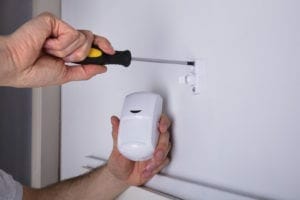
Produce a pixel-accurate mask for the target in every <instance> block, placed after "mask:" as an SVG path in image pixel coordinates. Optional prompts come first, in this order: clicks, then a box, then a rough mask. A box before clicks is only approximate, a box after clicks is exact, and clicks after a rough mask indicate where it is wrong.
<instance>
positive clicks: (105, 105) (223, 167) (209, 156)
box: [61, 0, 300, 199]
mask: <svg viewBox="0 0 300 200" xmlns="http://www.w3.org/2000/svg"><path fill="white" fill-rule="evenodd" d="M299 7H300V2H299V1H296V0H275V1H271V0H265V1H260V0H254V1H253V0H252V1H250V0H248V1H237V0H228V1H221V0H216V1H204V0H201V1H198V0H188V1H174V0H173V1H171V0H167V1H159V0H153V1H147V2H145V1H138V0H129V1H121V0H117V1H113V2H112V1H104V0H101V1H96V0H93V1H90V2H89V3H88V4H85V3H82V1H79V0H72V1H71V0H63V4H62V14H63V18H64V19H65V20H67V21H68V22H69V23H70V24H72V25H74V26H76V27H77V28H79V29H91V30H93V31H94V32H95V33H97V34H100V35H104V36H106V37H108V38H109V39H110V41H111V42H112V44H113V46H114V47H115V48H116V49H118V50H124V49H130V50H131V51H132V54H133V55H134V56H138V57H151V58H167V59H175V60H186V59H195V58H197V59H200V60H201V63H202V65H201V67H202V70H203V71H204V72H205V73H204V74H202V79H201V84H202V85H205V88H204V89H202V91H201V93H200V94H199V95H197V96H195V95H193V94H192V92H191V89H190V88H189V87H187V86H185V85H179V84H178V78H179V77H180V76H182V75H185V74H186V73H188V71H189V67H186V66H179V65H167V64H153V63H138V62H133V63H132V64H131V66H130V67H129V68H122V67H119V66H110V67H109V69H108V72H107V73H106V74H103V75H98V76H97V77H95V78H93V79H92V80H90V81H87V82H75V83H70V84H67V85H65V86H63V89H62V154H61V156H62V157H61V174H62V178H67V177H70V176H74V175H77V174H79V173H82V172H83V171H84V170H83V169H82V166H84V165H86V164H87V163H88V162H89V161H88V159H87V158H85V156H87V155H91V154H93V155H97V156H99V157H102V158H108V156H109V154H110V151H111V147H112V140H111V134H110V132H111V125H110V122H109V121H110V116H111V115H113V114H116V115H119V114H120V111H121V107H122V103H123V100H124V97H125V95H127V94H129V93H131V92H135V91H141V90H145V91H153V92H157V93H159V94H160V95H162V97H163V98H164V109H165V112H166V113H167V114H168V115H169V116H170V117H171V118H172V120H173V126H172V136H173V138H172V140H173V149H172V162H171V164H170V165H169V166H168V167H167V168H166V169H165V170H164V171H163V174H164V175H165V176H167V177H173V178H176V179H177V180H181V181H185V182H189V183H193V184H196V185H202V186H205V187H207V188H213V189H214V190H215V194H217V191H224V192H227V193H232V194H236V195H240V196H241V197H242V196H243V197H249V198H260V199H264V198H265V199H267V198H271V199H272V198H274V199H299V198H300V191H299V187H300V173H299V168H300V154H299V153H298V150H297V149H298V147H299V145H300V135H299V133H300V124H299V115H300V106H299V102H300V91H299V85H300V79H299V74H300V68H299V64H300V62H299V57H300V23H299V17H300V14H299V12H298V8H299ZM82 13H84V15H83V14H82ZM159 180H160V179H156V180H153V181H152V182H151V183H149V185H150V186H151V187H152V188H164V189H163V190H164V191H165V192H166V191H167V192H168V193H169V194H172V195H174V196H178V197H180V198H184V199H187V198H188V199H199V198H203V199H212V198H209V196H208V195H207V194H208V192H207V191H208V190H205V191H204V190H203V191H200V190H198V189H192V187H184V186H182V185H181V183H177V182H176V181H172V180H167V182H163V181H161V182H160V181H159ZM174 188H182V190H180V189H178V190H174ZM214 197H215V199H233V198H231V197H228V196H226V195H219V196H217V195H215V196H214ZM235 199H240V198H235Z"/></svg>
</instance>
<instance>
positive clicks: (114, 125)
mask: <svg viewBox="0 0 300 200" xmlns="http://www.w3.org/2000/svg"><path fill="white" fill-rule="evenodd" d="M110 121H111V125H112V137H113V144H114V147H116V146H117V141H118V131H119V125H120V120H119V118H118V117H116V116H112V117H111V118H110Z"/></svg>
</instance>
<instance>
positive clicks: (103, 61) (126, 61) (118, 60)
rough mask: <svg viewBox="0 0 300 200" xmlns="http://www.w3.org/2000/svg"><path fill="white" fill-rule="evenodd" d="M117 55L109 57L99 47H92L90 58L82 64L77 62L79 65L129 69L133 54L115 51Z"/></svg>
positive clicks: (126, 51) (127, 51)
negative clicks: (115, 66) (112, 66)
mask: <svg viewBox="0 0 300 200" xmlns="http://www.w3.org/2000/svg"><path fill="white" fill-rule="evenodd" d="M115 52H116V53H115V54H113V55H109V54H106V53H104V52H103V51H102V50H101V49H99V48H98V47H97V46H92V48H91V50H90V52H89V54H88V56H87V57H86V58H85V59H84V60H83V61H80V62H76V63H78V64H83V65H86V64H95V65H107V64H115V65H123V66H124V67H128V66H129V65H130V63H131V53H130V51H129V50H125V51H115Z"/></svg>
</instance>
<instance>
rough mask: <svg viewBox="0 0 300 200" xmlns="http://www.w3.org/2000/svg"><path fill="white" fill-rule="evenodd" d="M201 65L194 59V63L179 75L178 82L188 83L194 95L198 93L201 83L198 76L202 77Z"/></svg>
mask: <svg viewBox="0 0 300 200" xmlns="http://www.w3.org/2000/svg"><path fill="white" fill-rule="evenodd" d="M202 76H203V66H202V64H201V62H200V61H199V60H195V62H194V65H192V66H191V68H190V70H189V72H188V73H187V74H186V75H184V76H180V77H179V83H180V84H186V85H189V86H190V87H191V88H192V91H193V93H194V94H195V95H198V94H200V90H201V89H202V85H201V83H200V78H203V77H202Z"/></svg>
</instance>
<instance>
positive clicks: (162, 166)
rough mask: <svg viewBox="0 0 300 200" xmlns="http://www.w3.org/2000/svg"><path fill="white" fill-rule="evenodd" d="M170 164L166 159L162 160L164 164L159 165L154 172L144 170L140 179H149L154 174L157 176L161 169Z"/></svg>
mask: <svg viewBox="0 0 300 200" xmlns="http://www.w3.org/2000/svg"><path fill="white" fill-rule="evenodd" d="M169 163H170V159H169V158H166V159H165V160H164V162H163V163H162V164H161V165H159V166H158V167H157V168H155V169H154V170H144V171H143V172H142V177H143V178H144V179H148V180H149V179H151V178H152V177H153V176H154V175H155V174H157V173H158V172H160V171H161V170H162V169H163V168H165V167H166V166H167V165H168V164H169Z"/></svg>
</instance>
